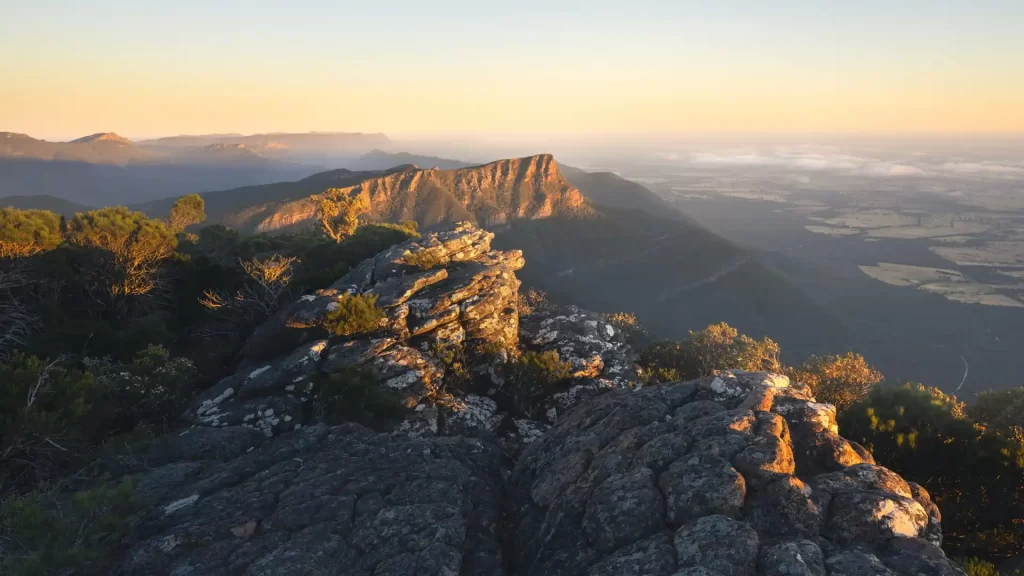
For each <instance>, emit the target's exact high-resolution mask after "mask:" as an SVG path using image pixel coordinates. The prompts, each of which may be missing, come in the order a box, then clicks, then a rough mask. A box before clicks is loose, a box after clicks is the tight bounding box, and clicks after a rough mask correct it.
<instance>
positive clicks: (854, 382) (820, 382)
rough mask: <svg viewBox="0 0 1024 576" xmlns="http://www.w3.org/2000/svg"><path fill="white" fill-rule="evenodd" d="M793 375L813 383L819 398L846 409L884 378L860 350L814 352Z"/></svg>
mask: <svg viewBox="0 0 1024 576" xmlns="http://www.w3.org/2000/svg"><path fill="white" fill-rule="evenodd" d="M789 377H790V378H792V379H794V380H796V381H797V382H803V383H804V384H807V385H808V386H810V387H811V389H812V390H813V391H814V395H815V397H816V399H817V400H818V401H819V402H827V403H829V404H833V405H835V407H836V410H838V411H840V412H842V411H843V410H846V409H847V408H849V407H850V406H852V405H853V404H854V403H855V402H858V401H859V400H861V399H862V398H864V397H865V396H866V395H867V394H868V391H870V390H871V387H872V386H874V385H875V384H878V383H879V382H881V381H882V379H883V376H882V373H881V372H879V371H878V370H876V369H874V368H873V367H871V366H869V365H868V363H867V361H865V360H864V357H863V356H861V355H860V354H854V353H852V352H847V353H846V354H843V355H841V356H812V357H810V358H809V359H808V360H807V361H805V362H804V363H803V365H801V366H800V367H799V368H794V369H791V370H789Z"/></svg>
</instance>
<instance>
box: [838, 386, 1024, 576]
mask: <svg viewBox="0 0 1024 576" xmlns="http://www.w3.org/2000/svg"><path fill="white" fill-rule="evenodd" d="M839 428H840V430H842V431H843V435H844V436H846V437H847V438H849V439H851V440H855V441H857V442H860V443H861V444H863V445H864V446H865V447H867V448H868V449H869V450H871V452H872V453H873V455H874V457H875V459H876V460H877V461H878V463H879V464H880V465H882V466H886V467H888V468H891V469H893V470H894V471H896V472H898V473H899V474H901V475H903V476H904V477H906V478H910V479H915V480H918V481H919V482H921V483H922V484H923V485H924V487H925V488H926V489H928V491H929V492H930V493H931V495H932V498H933V499H934V500H935V502H936V504H938V505H939V508H940V509H941V510H942V512H943V514H942V516H943V518H942V528H943V540H944V545H943V547H944V548H945V549H946V551H947V552H949V553H951V554H952V555H957V556H976V557H979V558H983V559H988V560H994V559H998V558H1001V557H1005V556H1008V555H1011V554H1013V553H1015V552H1016V551H1019V550H1021V549H1024V525H1022V524H1021V523H1020V521H1019V519H1020V518H1024V446H1022V444H1021V442H1020V441H1019V440H1017V439H1015V438H1012V437H1008V436H1006V435H1003V434H1002V433H998V432H995V431H992V430H986V429H985V428H984V427H983V426H978V425H976V424H975V422H973V421H972V420H970V419H969V418H968V417H967V416H966V414H965V411H964V404H963V403H962V402H960V401H959V400H957V399H956V397H954V396H949V395H946V394H943V393H942V392H941V391H939V390H937V389H935V388H926V387H925V386H922V385H920V384H907V385H904V386H875V387H874V388H872V389H871V391H870V392H869V393H868V395H867V396H866V397H865V398H864V399H863V400H861V401H860V402H858V403H856V404H854V405H853V406H851V407H850V408H849V409H847V410H846V411H844V412H842V413H840V414H839Z"/></svg>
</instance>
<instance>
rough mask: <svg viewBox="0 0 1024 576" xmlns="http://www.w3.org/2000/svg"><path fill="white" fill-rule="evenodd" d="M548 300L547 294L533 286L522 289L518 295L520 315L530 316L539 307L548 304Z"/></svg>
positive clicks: (517, 301)
mask: <svg viewBox="0 0 1024 576" xmlns="http://www.w3.org/2000/svg"><path fill="white" fill-rule="evenodd" d="M547 301H548V296H547V294H545V293H544V292H543V291H541V290H534V289H533V288H530V289H529V290H525V291H521V292H519V293H518V294H517V295H516V304H517V306H516V307H517V308H518V309H519V315H520V316H530V315H531V314H533V313H534V312H536V311H537V308H540V307H541V306H543V305H544V304H547Z"/></svg>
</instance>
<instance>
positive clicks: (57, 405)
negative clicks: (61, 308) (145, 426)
mask: <svg viewBox="0 0 1024 576" xmlns="http://www.w3.org/2000/svg"><path fill="white" fill-rule="evenodd" d="M61 360H63V359H61V358H59V359H58V360H56V361H46V360H40V359H39V358H36V357H34V356H33V357H25V356H23V355H22V354H20V353H15V354H14V355H13V357H12V359H11V360H10V361H9V362H6V363H3V364H0V484H7V483H8V482H9V483H11V484H14V485H21V484H26V483H35V482H38V481H40V480H41V479H46V478H50V477H51V476H53V475H55V474H58V473H60V472H62V471H63V469H64V468H65V467H66V466H67V465H68V463H69V462H71V461H73V460H75V459H76V458H77V457H78V453H79V451H80V449H81V448H82V447H83V446H84V445H86V439H85V438H83V434H82V432H81V424H82V420H83V418H84V417H85V416H86V414H88V413H89V412H90V410H92V408H93V405H94V404H95V403H96V402H97V401H98V400H99V398H100V397H101V394H102V390H101V387H100V385H99V383H98V382H97V379H96V377H95V375H94V374H92V373H91V372H88V371H86V372H82V371H79V370H73V369H67V368H64V367H62V366H61V363H60V361H61Z"/></svg>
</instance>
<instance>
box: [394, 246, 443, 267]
mask: <svg viewBox="0 0 1024 576" xmlns="http://www.w3.org/2000/svg"><path fill="white" fill-rule="evenodd" d="M402 261H403V262H405V263H406V264H408V265H409V266H415V267H417V268H419V269H420V270H433V269H434V268H439V267H441V266H444V265H445V264H447V263H448V262H447V261H446V260H445V259H444V258H443V257H442V256H441V254H440V253H439V252H438V251H436V250H429V249H428V250H420V251H419V252H411V253H409V254H408V255H407V256H406V257H405V258H402Z"/></svg>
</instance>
